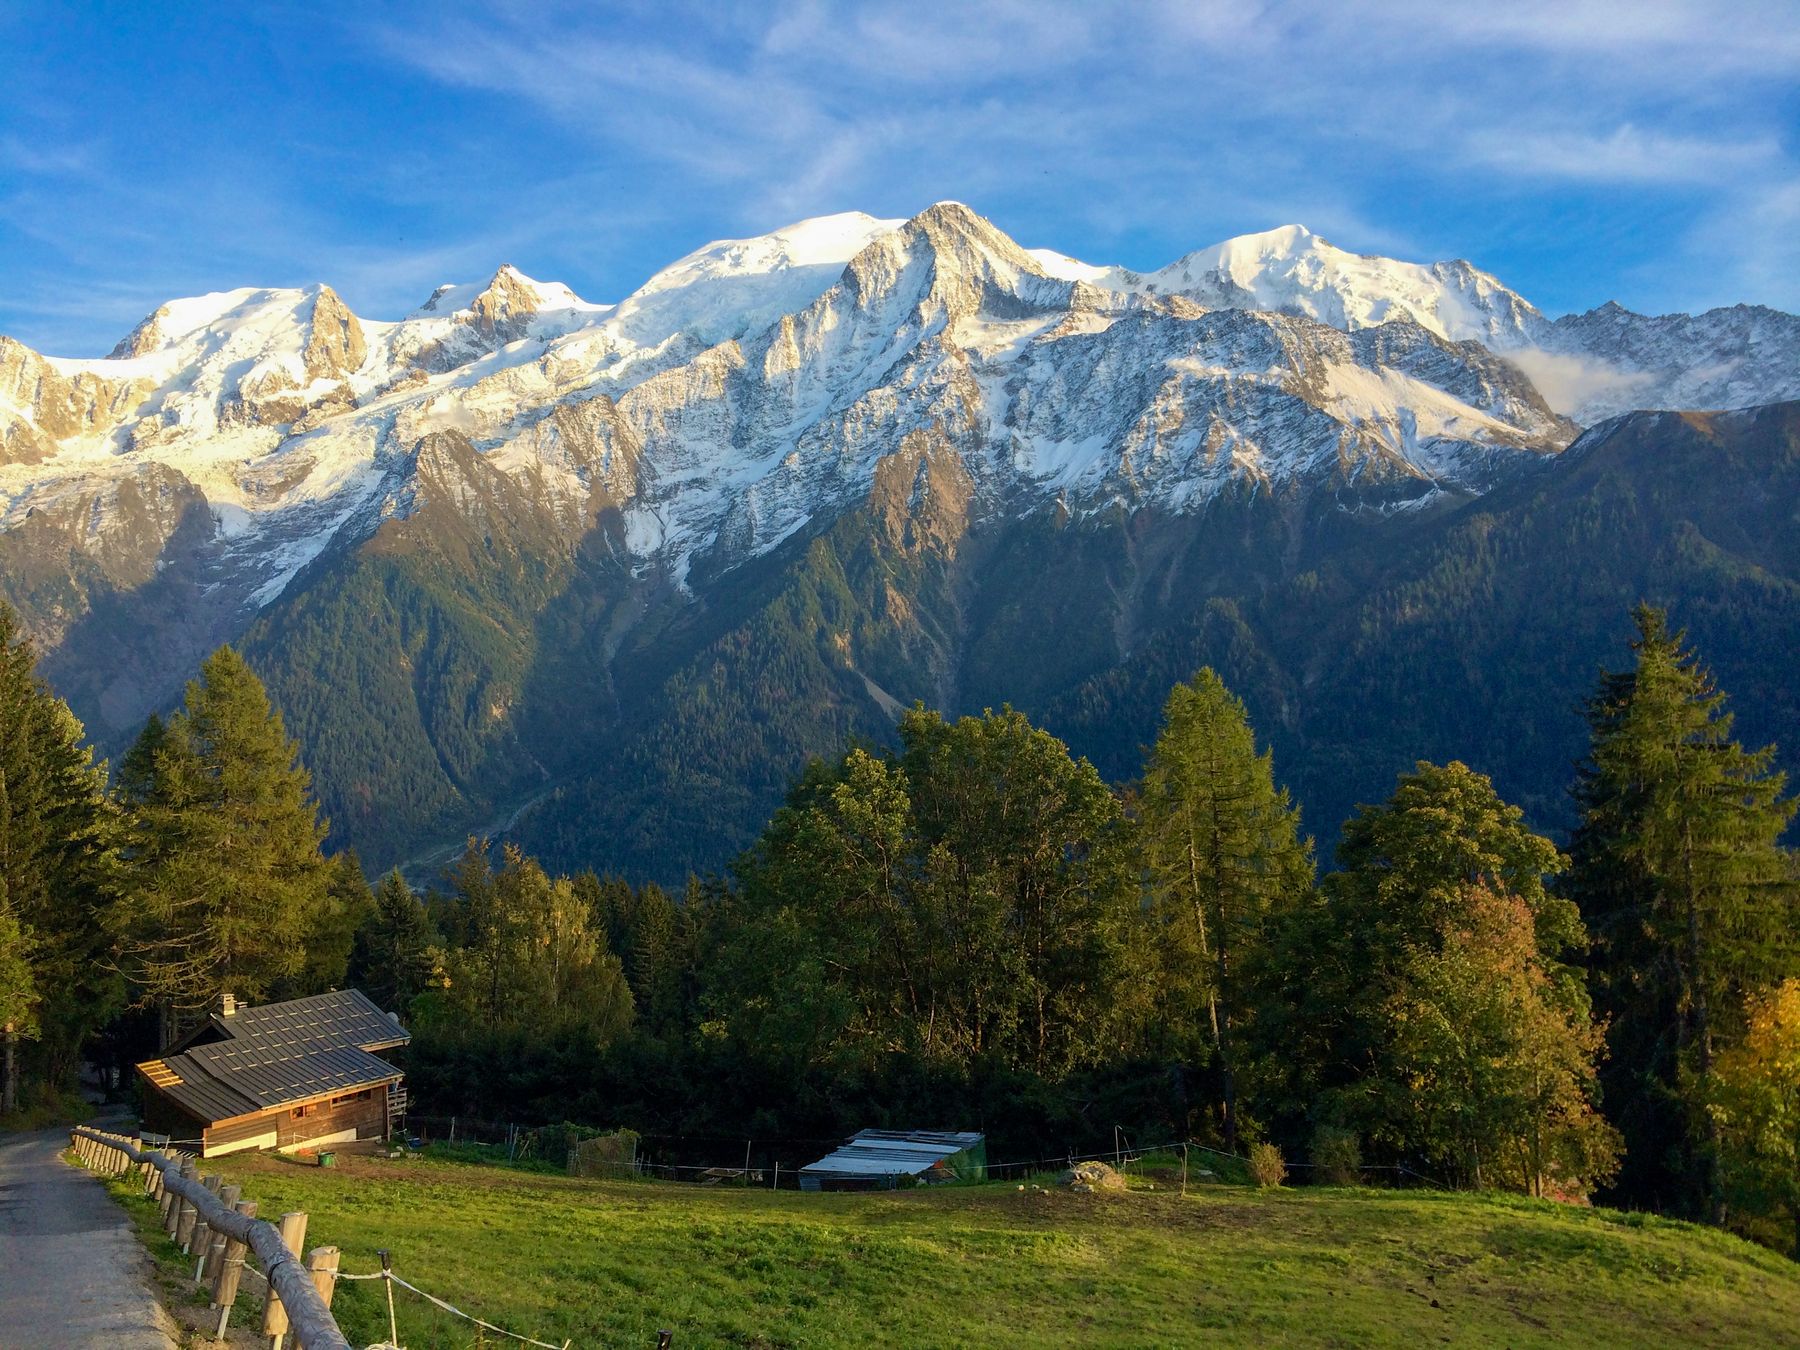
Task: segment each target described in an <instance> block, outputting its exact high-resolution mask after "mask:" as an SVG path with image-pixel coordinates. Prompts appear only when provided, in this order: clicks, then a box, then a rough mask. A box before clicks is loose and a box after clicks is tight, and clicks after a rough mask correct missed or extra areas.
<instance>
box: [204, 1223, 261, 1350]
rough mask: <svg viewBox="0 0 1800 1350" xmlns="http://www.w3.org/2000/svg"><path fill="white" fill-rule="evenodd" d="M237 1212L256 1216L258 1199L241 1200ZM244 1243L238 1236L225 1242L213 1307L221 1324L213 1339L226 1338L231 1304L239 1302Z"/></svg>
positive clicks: (214, 1288)
mask: <svg viewBox="0 0 1800 1350" xmlns="http://www.w3.org/2000/svg"><path fill="white" fill-rule="evenodd" d="M236 1208H237V1212H238V1213H239V1214H242V1215H243V1216H244V1217H245V1218H246V1219H254V1218H255V1217H256V1201H254V1200H239V1201H238V1202H237V1206H236ZM245 1250H246V1249H245V1247H244V1244H243V1243H241V1242H239V1241H238V1240H237V1239H236V1238H229V1239H227V1240H226V1243H225V1255H224V1258H223V1259H222V1260H221V1261H220V1263H219V1273H218V1276H217V1278H216V1279H215V1281H214V1283H213V1307H215V1308H217V1309H218V1310H219V1325H218V1327H217V1328H215V1329H214V1331H213V1339H214V1340H215V1341H222V1340H224V1339H225V1323H226V1322H227V1321H228V1320H229V1319H230V1317H231V1305H232V1304H233V1303H235V1302H237V1291H238V1281H239V1280H240V1279H242V1278H243V1274H244V1252H245Z"/></svg>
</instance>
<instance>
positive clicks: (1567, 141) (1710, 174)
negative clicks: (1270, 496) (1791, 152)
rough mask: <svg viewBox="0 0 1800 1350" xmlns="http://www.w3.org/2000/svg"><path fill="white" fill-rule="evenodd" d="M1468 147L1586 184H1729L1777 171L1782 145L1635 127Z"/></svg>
mask: <svg viewBox="0 0 1800 1350" xmlns="http://www.w3.org/2000/svg"><path fill="white" fill-rule="evenodd" d="M1463 150H1464V153H1466V154H1467V155H1468V156H1469V157H1470V158H1472V159H1474V160H1475V161H1476V162H1478V163H1482V164H1488V165H1492V166H1493V167H1494V168H1496V169H1502V170H1504V171H1506V172H1507V173H1512V174H1518V175H1520V176H1522V177H1526V178H1547V179H1573V180H1576V181H1580V182H1587V183H1652V184H1655V183H1669V184H1686V183H1698V184H1714V185H1730V184H1733V183H1738V182H1742V181H1743V180H1744V178H1745V176H1746V175H1761V174H1763V173H1765V172H1768V171H1770V170H1778V169H1779V168H1780V167H1781V166H1782V163H1783V158H1784V157H1783V154H1782V149H1781V144H1780V142H1779V141H1778V140H1777V139H1776V138H1775V137H1774V136H1773V135H1764V136H1760V137H1758V138H1756V139H1754V140H1736V139H1731V138H1729V137H1725V138H1721V137H1709V136H1685V135H1669V134H1666V133H1662V132H1655V131H1647V130H1645V129H1644V128H1642V127H1636V126H1633V125H1631V124H1630V123H1626V124H1624V125H1621V126H1618V127H1616V128H1614V129H1613V130H1612V131H1611V132H1609V133H1606V134H1604V135H1602V134H1595V133H1591V132H1579V131H1577V132H1569V131H1517V130H1515V131H1510V132H1505V133H1501V132H1493V131H1480V132H1476V133H1475V134H1473V135H1471V136H1470V137H1469V138H1468V139H1467V140H1466V141H1465V142H1464V143H1463Z"/></svg>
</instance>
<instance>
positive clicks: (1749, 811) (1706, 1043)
mask: <svg viewBox="0 0 1800 1350" xmlns="http://www.w3.org/2000/svg"><path fill="white" fill-rule="evenodd" d="M1633 617H1634V619H1635V621H1636V623H1637V629H1638V635H1637V638H1636V639H1635V640H1634V641H1633V642H1632V649H1633V651H1634V652H1635V653H1636V656H1637V660H1636V665H1635V668H1634V669H1633V670H1631V671H1628V672H1624V673H1616V674H1615V673H1604V674H1603V675H1602V677H1601V681H1600V687H1599V690H1598V692H1597V693H1596V694H1595V695H1594V696H1593V698H1591V699H1590V700H1589V702H1588V707H1587V717H1588V724H1589V727H1590V730H1591V733H1592V746H1591V749H1590V753H1589V758H1588V760H1587V762H1586V763H1585V764H1584V765H1583V766H1582V768H1581V771H1580V778H1579V780H1578V782H1577V785H1576V789H1575V796H1576V800H1577V803H1578V804H1579V806H1580V808H1581V824H1580V826H1579V828H1578V829H1577V832H1576V834H1575V837H1574V839H1573V841H1572V849H1571V851H1572V856H1573V859H1574V866H1573V868H1572V870H1571V873H1570V876H1569V878H1568V884H1567V890H1568V893H1569V895H1571V896H1572V897H1573V898H1574V899H1575V900H1576V901H1577V902H1578V903H1579V905H1580V906H1581V910H1582V912H1583V914H1584V916H1585V917H1586V919H1587V922H1588V926H1589V927H1590V929H1591V930H1592V931H1593V934H1594V937H1595V939H1596V949H1595V953H1594V960H1593V973H1594V985H1595V992H1596V997H1597V1001H1598V1003H1599V1006H1600V1009H1601V1011H1602V1012H1603V1013H1604V1014H1605V1015H1606V1016H1607V1017H1609V1018H1610V1019H1611V1023H1612V1029H1611V1033H1610V1037H1609V1041H1610V1045H1611V1049H1612V1056H1611V1063H1610V1066H1609V1070H1608V1073H1607V1075H1606V1077H1605V1080H1604V1085H1605V1088H1606V1093H1607V1101H1608V1104H1609V1106H1610V1108H1611V1110H1612V1113H1613V1115H1614V1118H1615V1119H1616V1120H1617V1121H1618V1122H1619V1124H1620V1126H1621V1128H1622V1129H1623V1130H1624V1133H1625V1140H1626V1170H1625V1173H1624V1176H1623V1179H1622V1182H1621V1191H1622V1193H1623V1194H1624V1196H1625V1198H1627V1199H1629V1200H1632V1201H1635V1202H1637V1203H1648V1204H1652V1205H1654V1206H1656V1207H1658V1208H1672V1209H1676V1210H1679V1211H1682V1212H1687V1213H1690V1214H1695V1215H1701V1216H1705V1217H1707V1218H1709V1219H1711V1220H1713V1221H1715V1222H1717V1221H1719V1220H1720V1219H1722V1217H1723V1212H1724V1192H1723V1189H1722V1186H1721V1180H1720V1173H1719V1150H1720V1144H1721V1139H1720V1134H1719V1127H1718V1124H1717V1120H1716V1119H1715V1118H1714V1117H1713V1116H1712V1115H1711V1114H1710V1113H1708V1112H1707V1111H1706V1110H1705V1109H1704V1103H1705V1102H1706V1101H1707V1100H1709V1099H1710V1097H1711V1096H1712V1095H1713V1085H1712V1081H1711V1080H1712V1077H1713V1073H1714V1066H1715V1060H1716V1058H1717V1056H1718V1054H1719V1052H1720V1050H1722V1049H1724V1048H1725V1047H1727V1046H1729V1045H1732V1044H1735V1043H1736V1041H1737V1040H1738V1039H1739V1038H1740V1036H1741V1031H1742V1024H1741V1017H1740V1015H1739V1012H1740V1010H1741V1009H1742V1007H1743V1006H1744V995H1745V993H1746V992H1747V991H1748V990H1749V989H1751V988H1755V987H1759V986H1765V987H1766V986H1769V985H1773V984H1775V983H1776V982H1778V981H1779V980H1780V979H1782V978H1783V977H1785V976H1786V975H1788V974H1790V973H1792V972H1793V971H1794V970H1795V969H1796V949H1795V947H1796V933H1795V918H1796V887H1795V883H1794V871H1793V865H1792V861H1791V859H1790V857H1789V855H1788V854H1787V853H1786V851H1785V850H1783V849H1782V848H1781V846H1780V844H1779V842H1778V841H1779V839H1780V837H1781V833H1782V831H1783V829H1785V828H1786V826H1787V823H1788V821H1789V820H1791V819H1792V817H1793V815H1794V810H1795V805H1796V803H1795V802H1794V800H1793V799H1792V798H1789V797H1786V796H1784V789H1785V787H1786V776H1785V775H1784V774H1781V773H1779V772H1777V771H1776V770H1775V769H1774V767H1773V764H1774V758H1775V748H1774V747H1773V746H1765V747H1764V748H1763V749H1761V750H1757V751H1746V750H1744V749H1743V747H1742V746H1740V745H1739V744H1738V743H1737V742H1736V741H1734V740H1732V739H1731V725H1732V718H1731V714H1729V713H1728V712H1726V711H1725V707H1724V705H1725V695H1724V694H1723V693H1721V692H1720V691H1719V690H1718V688H1717V687H1716V686H1715V685H1714V683H1713V681H1712V678H1711V676H1710V675H1709V674H1708V673H1707V672H1706V670H1705V669H1704V668H1703V667H1702V666H1701V665H1700V662H1699V660H1698V658H1697V657H1696V656H1695V655H1694V654H1693V653H1692V652H1691V651H1688V650H1687V649H1686V648H1685V647H1684V645H1683V644H1684V640H1685V638H1684V635H1683V634H1680V633H1674V634H1672V633H1670V632H1669V629H1668V621H1667V617H1666V615H1664V614H1663V613H1662V611H1660V610H1656V609H1652V608H1649V607H1647V606H1640V607H1639V608H1638V609H1637V610H1636V611H1634V614H1633Z"/></svg>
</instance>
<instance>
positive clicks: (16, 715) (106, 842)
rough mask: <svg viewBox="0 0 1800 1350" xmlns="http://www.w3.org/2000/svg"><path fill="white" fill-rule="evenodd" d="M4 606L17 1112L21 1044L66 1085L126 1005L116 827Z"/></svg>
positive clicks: (3, 1086) (5, 930) (10, 1091)
mask: <svg viewBox="0 0 1800 1350" xmlns="http://www.w3.org/2000/svg"><path fill="white" fill-rule="evenodd" d="M35 659H36V658H35V656H34V654H33V652H32V648H31V644H30V643H29V642H28V641H26V639H25V638H24V636H23V635H22V634H21V632H20V631H19V628H18V624H17V621H16V619H15V618H14V616H13V613H12V611H11V610H10V609H8V608H7V607H6V606H5V605H4V604H0V1005H4V1006H3V1007H0V1036H3V1037H4V1039H5V1059H4V1068H3V1071H0V1100H4V1101H6V1102H15V1101H16V1100H17V1097H18V1080H19V1076H20V1074H21V1072H22V1070H21V1068H20V1053H19V1047H18V1042H19V1040H20V1039H21V1038H23V1037H25V1036H26V1035H30V1036H31V1037H32V1038H33V1040H34V1041H35V1042H36V1044H35V1046H34V1053H33V1054H32V1056H31V1059H32V1066H33V1067H34V1069H35V1073H36V1076H37V1077H38V1078H40V1079H42V1080H44V1081H48V1082H51V1083H54V1084H58V1085H65V1086H66V1085H67V1084H68V1081H69V1080H70V1078H71V1077H72V1075H73V1073H74V1071H75V1068H76V1066H77V1064H78V1063H79V1059H80V1051H81V1046H82V1043H83V1042H84V1041H85V1040H86V1038H87V1036H88V1035H89V1033H91V1032H92V1031H93V1030H94V1028H95V1027H97V1026H98V1025H99V1024H100V1023H101V1022H103V1021H104V1020H105V1019H106V1018H107V1016H109V1015H110V1013H111V1012H112V1011H113V1009H114V1008H115V1007H116V1006H117V999H118V988H117V980H116V977H114V976H113V975H112V974H111V972H110V971H109V969H108V962H107V960H106V951H107V930H106V926H105V922H104V918H105V911H106V908H107V906H108V904H109V903H110V896H111V873H110V866H111V862H112V848H113V845H114V843H115V842H116V830H115V829H114V824H115V822H114V818H113V816H112V814H111V813H110V811H109V810H108V808H107V806H106V800H105V792H104V789H105V782H106V770H105V767H104V766H103V765H96V764H95V763H94V762H93V757H92V755H91V753H90V752H89V751H88V749H87V748H86V747H85V746H84V745H83V744H82V736H83V730H82V726H81V723H80V722H79V721H77V720H76V718H75V715H74V714H73V713H71V712H70V711H69V708H68V705H67V704H65V703H64V702H63V701H62V700H61V699H58V698H55V697H54V696H52V695H51V694H50V693H49V691H48V690H46V689H45V688H44V687H43V686H42V684H40V683H39V682H38V680H37V677H36V674H35Z"/></svg>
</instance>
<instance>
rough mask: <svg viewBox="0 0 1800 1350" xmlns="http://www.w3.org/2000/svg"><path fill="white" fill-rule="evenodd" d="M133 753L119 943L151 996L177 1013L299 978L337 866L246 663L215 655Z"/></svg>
mask: <svg viewBox="0 0 1800 1350" xmlns="http://www.w3.org/2000/svg"><path fill="white" fill-rule="evenodd" d="M127 762H128V763H129V764H130V765H131V766H132V773H131V776H130V779H129V783H128V792H127V795H126V799H125V800H126V803H127V805H128V806H129V807H131V808H132V809H133V810H134V812H135V817H136V819H135V824H134V826H133V829H132V832H131V859H130V866H129V880H130V884H131V887H132V893H133V904H132V907H131V910H130V912H129V914H128V915H127V916H126V919H125V921H124V923H123V925H122V933H121V939H122V945H123V949H124V951H125V952H126V954H127V956H128V957H129V961H130V969H131V973H132V975H133V977H134V979H135V980H136V982H137V984H138V987H139V989H140V991H141V992H142V994H143V996H144V998H145V999H146V1000H147V1001H150V1002H154V1003H156V1004H158V1005H159V1006H161V1007H163V1008H165V1009H166V1010H167V1011H168V1012H169V1013H170V1014H171V1015H173V1017H175V1018H176V1019H179V1018H181V1017H182V1016H184V1015H191V1014H192V1013H194V1012H197V1011H199V1010H201V1009H204V1008H207V1007H210V1006H211V1005H212V1004H213V1003H214V1002H215V1001H216V1000H217V999H218V997H219V996H220V995H221V994H222V993H226V992H229V993H232V994H234V995H236V996H237V997H240V998H259V997H262V996H264V995H265V994H266V993H267V992H268V991H269V990H270V989H271V988H278V987H280V986H281V985H282V983H283V982H286V981H291V980H294V979H296V978H298V977H299V976H300V975H301V973H302V972H303V971H304V970H305V969H306V964H307V953H308V945H307V944H308V940H309V938H310V937H312V936H313V935H314V933H315V928H316V924H317V922H318V916H319V914H320V912H321V911H322V910H324V909H326V908H328V907H329V905H330V903H331V887H332V880H333V873H332V868H331V866H330V865H329V864H328V863H327V861H326V859H325V858H324V857H323V856H322V855H321V853H320V851H319V845H320V843H321V841H322V840H323V839H324V836H325V827H324V824H323V823H322V822H321V821H320V820H319V815H318V807H317V805H316V804H315V803H314V801H313V799H312V795H311V791H310V788H311V783H310V779H309V777H308V774H307V772H306V770H305V769H304V768H302V767H301V765H300V763H299V747H298V746H297V745H296V744H295V743H294V742H293V741H291V740H289V739H288V737H287V734H286V732H285V730H284V729H283V726H282V721H281V714H280V713H279V712H276V711H275V710H274V709H272V708H271V707H270V706H269V700H268V696H267V694H266V693H265V692H264V690H263V687H262V684H261V682H260V681H259V680H258V679H257V678H256V676H255V674H254V673H252V672H251V670H250V668H249V667H248V666H247V665H246V664H245V663H244V661H243V658H241V657H240V656H238V654H237V653H236V652H234V651H233V650H232V649H231V648H229V647H221V648H220V649H219V650H218V651H217V652H215V653H213V655H212V656H210V657H208V658H207V660H206V662H205V664H204V665H203V666H202V667H201V670H200V678H199V679H198V680H196V681H194V682H192V683H190V684H189V685H188V689H187V699H186V704H185V707H184V709H183V711H182V712H180V713H178V714H176V715H175V716H173V717H171V718H170V719H169V720H168V722H167V723H166V724H160V725H159V724H158V723H156V722H155V721H152V723H151V724H150V725H148V726H146V728H145V731H144V734H143V735H142V736H140V738H139V741H138V744H137V745H136V746H135V747H133V750H132V753H131V754H130V755H129V756H127ZM169 1029H170V1028H168V1027H165V1034H167V1032H168V1030H169Z"/></svg>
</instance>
